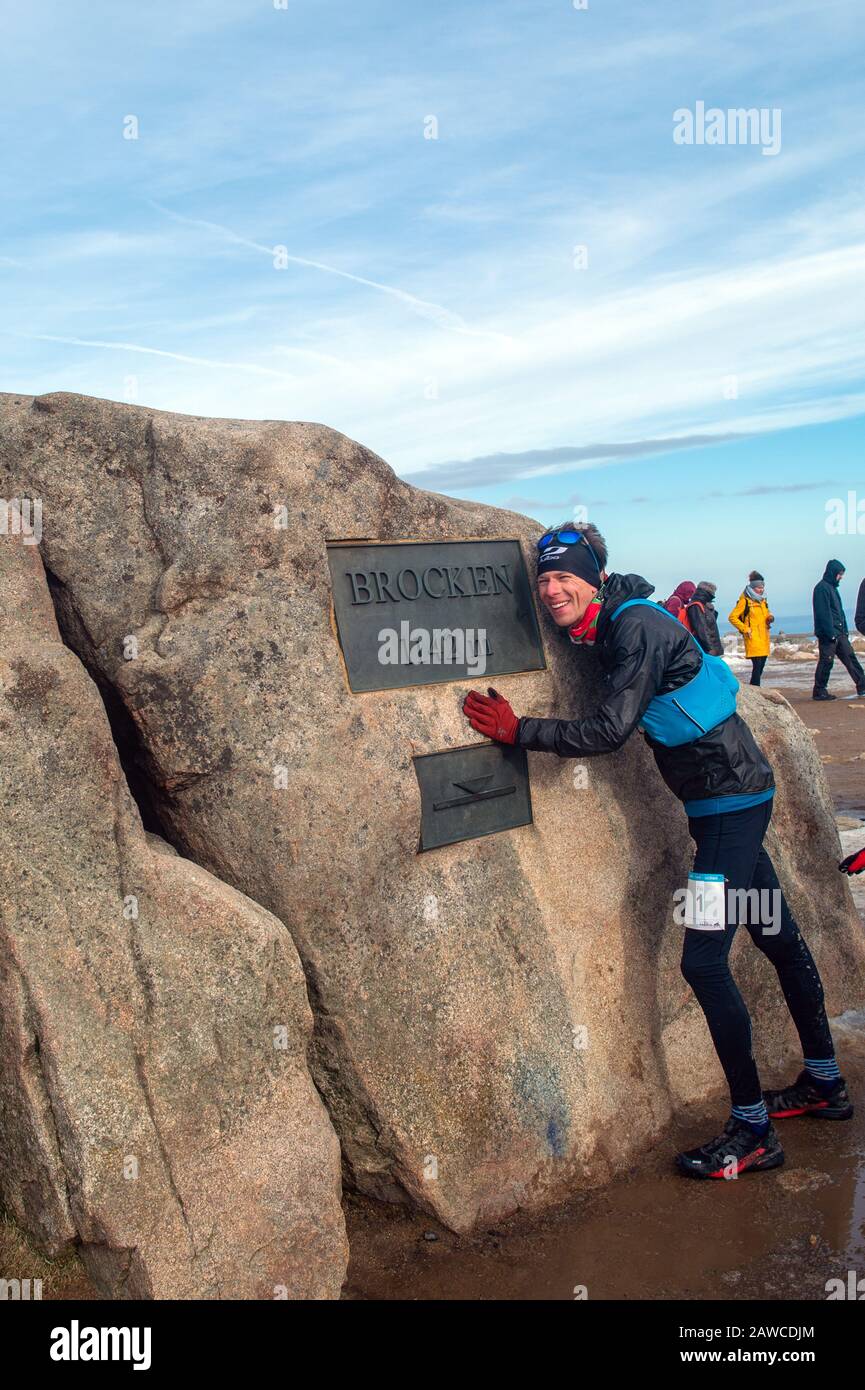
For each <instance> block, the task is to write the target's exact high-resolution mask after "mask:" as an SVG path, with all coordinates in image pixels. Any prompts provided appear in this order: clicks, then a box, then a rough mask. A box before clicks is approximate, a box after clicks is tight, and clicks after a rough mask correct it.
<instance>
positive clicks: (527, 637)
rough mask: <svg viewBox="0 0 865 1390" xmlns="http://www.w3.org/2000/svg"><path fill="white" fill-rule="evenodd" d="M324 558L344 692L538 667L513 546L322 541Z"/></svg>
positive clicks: (535, 633)
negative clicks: (344, 674)
mask: <svg viewBox="0 0 865 1390" xmlns="http://www.w3.org/2000/svg"><path fill="white" fill-rule="evenodd" d="M327 558H328V563H329V565H330V572H331V579H332V582H333V605H334V611H335V614H336V623H337V630H338V632H339V641H340V646H341V647H342V651H343V655H344V657H345V665H346V670H347V672H348V682H349V686H350V687H351V689H352V690H354V691H365V690H393V689H396V688H398V687H401V686H411V685H431V684H434V683H438V682H441V681H465V680H477V681H484V680H486V679H487V677H489V676H503V675H507V674H508V673H510V672H514V671H542V670H543V669H544V667H545V665H546V662H545V660H544V649H543V643H542V641H541V634H540V628H539V626H538V618H537V613H536V612H535V605H534V600H533V598H532V592H531V586H530V584H529V577H528V574H527V572H526V566H525V561H524V559H523V552H522V548H521V546H520V543H519V541H516V540H505V541H486V540H478V541H406V542H401V543H396V544H395V543H393V542H382V543H381V544H369V543H366V542H358V541H329V542H328V545H327Z"/></svg>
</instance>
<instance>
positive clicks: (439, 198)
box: [0, 0, 865, 615]
mask: <svg viewBox="0 0 865 1390" xmlns="http://www.w3.org/2000/svg"><path fill="white" fill-rule="evenodd" d="M3 28H4V34H3V55H2V59H0V62H2V66H3V81H2V83H0V129H2V132H3V133H2V159H0V180H2V191H3V199H2V212H0V287H2V306H3V307H2V312H0V330H2V331H0V366H2V372H0V382H2V387H3V389H6V390H13V391H14V390H20V391H25V392H41V391H48V390H70V391H82V392H86V393H88V394H92V395H97V396H106V397H110V398H113V399H117V400H122V399H134V400H136V401H138V402H140V403H142V404H146V405H152V406H155V407H160V408H162V409H170V410H181V411H186V412H189V413H192V414H208V415H223V416H245V417H254V418H278V419H301V420H320V421H323V422H324V423H326V424H328V425H331V426H333V427H335V428H337V429H340V430H343V431H344V432H345V433H347V434H349V435H351V436H353V437H354V438H357V439H359V440H361V441H362V442H363V443H364V444H366V445H368V446H369V447H370V448H372V449H374V450H376V451H377V452H378V453H380V454H381V455H382V456H383V457H384V458H386V459H387V460H388V462H389V463H391V464H392V465H393V467H394V468H395V469H396V470H397V472H398V473H400V475H401V476H403V477H406V478H408V479H414V480H415V481H417V482H418V483H421V484H422V485H423V486H425V487H429V488H432V489H434V490H436V491H441V492H449V493H453V494H455V495H459V496H467V497H472V498H476V499H478V500H481V501H487V502H492V503H495V504H498V505H506V506H512V507H514V508H515V509H517V510H520V511H524V512H527V513H529V514H530V515H532V516H535V517H537V518H538V519H539V520H540V521H541V522H543V523H548V522H552V521H555V520H558V519H560V518H561V517H563V516H565V515H568V514H569V513H570V511H571V509H572V507H573V506H574V505H576V504H580V503H583V504H587V505H588V506H589V509H590V514H591V515H592V517H593V518H594V519H596V520H597V523H598V525H599V526H600V527H601V529H602V530H603V531H604V533H605V534H606V536H607V539H608V541H609V543H610V546H611V565H612V567H613V568H617V569H623V570H636V571H639V572H642V573H645V574H646V575H647V576H648V577H649V578H650V579H651V580H653V581H654V582H655V583H656V584H657V586H658V591H659V592H661V591H662V590H663V591H665V592H669V590H670V589H671V588H672V587H673V585H674V584H675V583H676V582H678V580H679V579H681V578H686V577H687V578H692V579H695V580H696V579H699V578H701V577H707V578H711V579H714V580H715V581H716V582H717V583H718V584H719V600H720V606H721V608H722V610H724V611H726V609H727V608H728V607H730V606H732V603H733V601H734V600H735V598H736V596H737V594H738V592H739V589H740V588H741V584H742V582H743V579H744V577H745V575H746V573H747V571H748V569H749V568H750V567H751V566H754V565H756V566H757V567H758V568H759V569H760V570H762V571H763V573H764V574H766V576H767V580H768V583H769V596H770V599H771V601H772V605H773V607H774V608H775V610H776V612H778V613H779V614H781V615H783V614H786V613H791V614H792V613H800V612H804V611H806V609H807V607H808V600H809V597H810V590H811V587H812V585H813V583H814V581H815V579H816V578H818V577H819V575H820V573H821V572H822V569H823V566H824V564H825V561H826V560H827V559H828V558H830V557H831V556H835V555H837V556H838V557H839V558H840V559H842V560H843V561H844V562H845V564H847V566H848V574H849V577H848V578H847V579H846V580H845V585H844V589H843V590H842V592H843V594H844V597H845V601H846V604H847V607H848V609H849V608H851V607H852V605H853V603H854V602H855V592H856V588H857V587H858V584H859V581H860V579H861V578H862V576H863V574H865V534H856V533H852V534H846V535H843V536H829V535H827V534H826V528H825V515H826V503H827V501H828V500H829V499H830V498H833V497H838V496H842V497H846V495H847V492H848V491H849V490H851V489H852V490H855V491H857V497H858V498H859V499H865V469H863V442H865V427H863V424H865V381H863V378H865V371H863V365H865V326H863V302H865V293H863V284H865V276H863V271H865V201H863V184H865V174H863V167H865V166H863V159H862V155H863V146H865V120H863V102H862V95H861V72H862V66H863V56H865V54H863V49H865V26H863V24H862V11H861V3H860V0H821V3H820V4H819V5H814V4H813V3H812V0H808V3H802V0H783V3H782V2H781V0H777V2H776V0H748V2H747V3H746V0H710V2H709V3H705V0H704V3H701V4H700V5H695V4H694V3H693V0H688V3H684V0H665V3H664V4H662V5H650V4H646V3H644V0H618V3H616V2H615V0H589V8H588V10H576V9H575V8H574V5H573V0H463V3H460V4H458V3H456V0H439V3H437V4H435V5H406V4H405V3H397V0H358V3H353V4H349V3H346V0H342V3H332V0H286V5H285V8H283V9H277V8H275V7H274V4H273V0H254V2H253V0H185V3H184V4H182V5H178V4H176V0H173V2H172V3H165V0H151V3H148V4H147V5H138V6H136V5H117V4H108V3H105V2H104V0H88V2H87V4H86V5H84V4H82V5H72V4H69V3H59V0H43V3H40V4H39V5H33V6H25V5H23V4H19V5H18V6H16V7H15V8H14V9H9V10H7V11H6V12H5V13H4V22H3ZM698 101H702V102H704V103H705V104H706V106H707V107H720V108H722V109H726V108H728V107H749V108H750V107H756V108H766V109H767V111H772V110H777V111H779V112H780V126H779V130H780V136H781V140H780V149H779V150H778V152H777V153H776V154H764V153H763V151H762V148H761V147H760V145H759V144H726V145H723V146H719V145H707V144H702V145H697V144H694V145H690V146H689V145H678V144H676V143H674V141H673V138H672V134H673V128H674V120H673V112H674V111H675V110H677V109H680V108H687V109H694V108H695V106H696V103H697V102H698ZM129 116H134V117H135V118H136V119H137V122H138V138H137V139H135V140H130V139H124V138H123V132H124V121H125V120H126V118H127V117H129ZM430 117H434V118H435V121H436V122H437V130H436V135H437V138H435V139H429V138H424V136H425V130H426V131H429V130H430V128H431V123H430V121H429V118H430ZM274 247H281V248H284V258H283V261H284V263H283V266H282V268H279V267H277V266H276V265H275V264H274V250H273V248H274ZM580 247H584V248H585V251H583V252H581V251H579V250H576V249H575V248H580ZM583 262H587V263H586V264H585V265H584V264H583ZM863 510H865V507H863ZM862 526H863V532H865V519H863V523H862Z"/></svg>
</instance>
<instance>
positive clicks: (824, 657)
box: [811, 560, 865, 700]
mask: <svg viewBox="0 0 865 1390" xmlns="http://www.w3.org/2000/svg"><path fill="white" fill-rule="evenodd" d="M843 577H844V566H843V565H842V563H841V561H840V560H830V561H829V563H828V565H827V566H826V569H825V570H824V572H823V578H822V579H821V580H820V581H819V583H817V584H815V585H814V636H815V637H816V638H817V643H818V645H819V648H820V658H819V660H818V662H817V669H816V671H815V672H814V691H813V694H812V696H811V698H812V700H834V699H835V696H834V695H830V694H829V691H828V690H827V688H826V687H827V686H828V684H829V676H830V675H831V672H832V667H833V665H834V664H835V658H836V656H837V657H838V659H839V661H840V662H841V665H842V666H843V667H844V668H845V670H846V671H847V672H848V674H849V676H850V679H851V680H852V681H854V682H855V684H856V694H857V695H865V671H863V670H862V667H861V665H860V663H859V658H858V657H857V655H856V653H855V652H854V650H853V648H852V646H851V645H850V638H849V637H848V636H847V619H846V617H845V616H844V607H843V604H842V603H841V595H840V594H839V592H838V586H839V585H840V583H841V580H842V579H843ZM860 598H861V591H860Z"/></svg>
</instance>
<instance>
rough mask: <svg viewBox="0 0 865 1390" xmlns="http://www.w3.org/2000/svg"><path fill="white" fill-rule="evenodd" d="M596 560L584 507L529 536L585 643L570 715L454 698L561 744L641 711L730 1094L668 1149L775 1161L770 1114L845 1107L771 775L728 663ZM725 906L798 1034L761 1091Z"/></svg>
mask: <svg viewBox="0 0 865 1390" xmlns="http://www.w3.org/2000/svg"><path fill="white" fill-rule="evenodd" d="M606 563H607V547H606V544H605V542H604V539H603V537H602V536H601V535H600V533H599V532H598V531H597V529H596V528H595V527H594V526H592V525H591V524H588V523H586V524H582V525H578V526H573V525H571V526H569V525H567V524H564V525H562V526H560V527H557V528H555V529H554V530H552V531H550V532H547V533H546V534H545V535H544V536H543V537H542V538H541V540H540V541H539V542H538V559H537V590H538V596H539V598H540V601H541V603H542V604H543V606H544V607H545V608H546V610H547V612H548V613H549V614H550V616H551V617H552V619H553V622H554V623H556V625H557V626H558V627H559V628H562V629H564V630H565V631H566V632H567V634H568V636H569V637H570V639H571V642H572V643H573V644H575V645H577V646H593V647H594V648H595V650H596V651H597V653H598V657H599V659H600V664H601V668H602V670H603V672H604V681H605V686H606V691H605V695H604V698H603V700H602V701H601V704H600V705H599V706H598V708H597V709H595V710H594V711H593V712H592V713H591V714H589V715H587V716H585V717H583V718H577V719H536V718H533V717H532V716H524V717H522V718H519V717H517V715H516V714H515V713H514V711H513V710H512V708H511V706H510V704H509V703H508V701H507V700H505V699H504V698H503V697H502V696H501V695H499V694H498V693H497V692H496V691H495V690H493V689H492V688H490V689H489V691H488V694H487V695H481V694H479V692H477V691H474V690H472V691H470V692H469V694H468V695H467V696H466V699H465V701H464V704H463V712H464V713H465V715H466V717H467V718H468V720H469V722H470V724H471V726H472V728H473V729H475V730H476V731H477V732H478V733H481V734H485V735H486V736H487V737H488V738H493V739H496V740H498V741H499V742H501V743H505V744H514V745H516V746H518V747H520V748H525V749H529V750H537V751H540V752H546V753H557V754H558V755H559V757H562V758H585V757H592V756H595V755H597V754H602V753H612V752H614V751H615V750H616V749H617V748H621V746H622V744H623V743H624V742H625V741H626V740H627V739H628V738H630V736H631V734H632V733H633V732H634V730H635V729H637V728H639V727H641V726H643V731H644V733H643V736H644V738H645V739H646V742H647V744H648V746H649V748H650V749H651V751H652V754H653V756H654V759H655V762H656V764H657V767H658V771H659V772H660V774H661V776H662V778H663V779H664V781H665V782H666V784H667V786H668V787H669V788H670V790H671V791H672V792H673V793H674V794H675V795H676V796H677V797H678V798H679V799H680V800H681V801H682V802H683V803H684V808H685V811H686V813H687V816H688V828H689V831H690V834H691V837H692V839H693V840H694V842H695V844H696V846H697V853H696V858H695V862H694V872H693V874H692V875H691V876H690V879H689V885H688V889H689V892H688V897H687V904H688V906H687V916H686V919H685V920H686V927H685V942H684V949H683V953H682V973H683V975H684V976H685V979H686V980H687V981H688V982H689V984H690V985H691V987H692V989H693V990H694V993H695V994H696V996H697V998H698V1000H699V1002H700V1004H701V1006H702V1008H703V1011H704V1013H705V1015H706V1020H707V1023H708V1026H709V1030H710V1033H711V1036H712V1041H713V1042H714V1045H715V1048H716V1051H717V1053H718V1057H719V1060H720V1062H721V1066H722V1067H723V1069H724V1073H725V1075H726V1077H727V1081H728V1084H729V1086H730V1095H731V1101H732V1113H731V1116H730V1119H729V1120H728V1121H727V1124H726V1126H725V1128H724V1132H723V1134H721V1135H719V1136H718V1137H717V1138H716V1139H712V1140H710V1141H709V1142H708V1143H706V1144H703V1145H700V1146H699V1147H698V1148H696V1149H692V1150H689V1151H688V1152H685V1153H680V1154H678V1155H677V1159H676V1162H677V1164H678V1167H679V1169H680V1170H681V1171H682V1172H684V1173H686V1174H688V1175H689V1176H691V1177H698V1178H722V1177H729V1176H735V1175H736V1174H738V1173H739V1172H742V1171H744V1170H745V1169H749V1170H757V1171H759V1170H762V1169H766V1168H774V1167H777V1166H778V1165H779V1164H781V1163H783V1161H784V1155H783V1150H782V1149H781V1146H780V1143H779V1141H778V1137H777V1134H776V1132H775V1129H774V1126H773V1125H772V1123H771V1120H772V1117H777V1118H781V1117H782V1116H788V1115H793V1114H796V1115H801V1114H806V1113H808V1114H814V1115H817V1116H819V1117H821V1118H826V1119H829V1118H832V1119H839V1120H840V1119H847V1118H849V1116H850V1115H852V1113H853V1107H852V1105H851V1104H850V1099H849V1096H848V1094H847V1089H846V1085H845V1083H844V1079H843V1077H842V1076H841V1073H840V1071H839V1070H838V1064H837V1062H836V1060H835V1051H834V1047H833V1043H832V1036H831V1033H830V1030H829V1024H828V1020H827V1017H826V1010H825V1006H824V1002H823V987H822V984H821V982H820V977H819V975H818V973H817V967H816V966H815V964H814V961H813V959H812V957H811V953H810V951H809V950H808V947H807V945H806V944H805V941H804V939H803V937H802V935H801V933H800V931H799V928H798V926H797V925H796V922H795V921H794V919H793V916H792V914H791V912H790V909H789V907H788V906H787V903H786V901H785V899H784V895H783V893H782V891H781V888H780V886H779V883H778V878H777V875H776V873H775V870H774V868H773V866H772V861H771V859H770V858H769V855H768V853H767V852H766V850H765V848H764V847H763V837H764V835H765V833H766V829H767V827H768V824H769V820H770V818H771V814H772V798H773V795H774V791H775V779H774V777H773V774H772V769H771V767H770V766H769V763H768V762H767V760H766V758H765V756H764V755H763V753H762V751H761V749H760V748H759V746H758V744H757V742H756V741H755V739H754V736H753V734H752V733H751V730H750V729H749V728H748V725H747V724H746V723H745V722H744V720H742V719H741V718H740V716H739V715H738V714H737V713H736V712H735V698H734V697H733V696H732V691H731V689H730V684H731V683H732V686H735V685H736V682H735V679H734V678H733V677H732V675H731V673H730V672H729V668H728V667H726V665H725V664H724V663H722V662H720V661H718V659H717V658H715V657H712V656H709V655H707V654H704V653H703V651H702V650H701V649H700V647H699V645H698V643H697V642H696V640H695V639H694V637H693V636H692V635H691V633H689V632H688V630H687V628H686V627H685V626H684V625H683V624H682V623H680V622H678V621H676V620H674V619H673V618H672V615H670V614H667V613H666V612H665V611H664V610H663V608H662V607H661V606H660V605H659V604H656V603H652V602H651V601H647V600H648V595H649V594H651V593H653V592H654V587H653V585H651V584H649V583H648V582H647V580H645V579H643V577H642V576H641V575H638V574H608V573H607V570H606ZM713 662H715V663H716V666H717V672H716V676H713V674H712V673H713V671H715V669H716V668H715V667H713V666H712V665H711V663H713ZM716 679H717V681H718V682H719V684H718V686H717V688H719V689H720V688H721V687H723V686H726V689H727V691H728V693H729V695H730V702H729V703H728V704H727V709H728V712H727V713H725V714H724V715H723V717H722V718H721V719H720V721H719V722H717V723H716V724H713V725H712V724H709V723H708V719H707V725H708V726H707V727H703V725H702V724H700V723H699V722H698V720H694V723H695V724H696V728H695V729H694V730H693V731H692V730H691V729H690V728H687V729H686V730H685V732H684V733H683V734H682V733H681V730H682V729H683V728H684V726H685V725H687V723H688V720H689V719H691V714H689V713H688V709H689V708H690V710H691V711H692V712H695V711H697V710H699V709H700V708H701V707H700V706H699V704H698V703H697V701H696V699H695V696H694V694H693V692H694V691H695V690H696V689H697V688H698V687H699V688H704V687H705V686H706V683H707V682H708V683H709V684H710V685H711V684H713V682H714V681H715V680H716ZM677 706H678V707H679V711H680V718H679V725H678V728H679V730H680V732H679V733H677V734H676V738H677V739H679V740H680V741H678V742H677V743H675V744H673V743H670V742H669V736H667V737H668V742H666V743H665V742H661V741H659V740H658V739H655V738H653V737H651V736H649V734H648V733H647V732H646V727H645V726H646V725H647V724H651V726H652V727H653V728H655V729H656V730H660V728H661V727H662V726H663V720H664V719H665V718H666V717H667V716H668V715H670V716H672V715H675V713H676V707H677ZM661 712H663V717H662V713H661ZM682 737H683V738H684V740H685V741H681V738H682ZM719 884H720V891H719V889H718V885H719ZM725 888H727V889H728V891H727V892H725V891H724V889H725ZM736 890H738V891H736ZM742 890H744V892H743V891H742ZM748 890H757V891H756V894H754V893H753V892H752V893H750V894H749V893H748ZM746 895H747V896H746ZM755 897H756V900H757V901H759V902H760V904H761V910H760V914H758V915H763V913H764V909H765V905H766V904H768V903H769V902H771V903H772V908H773V910H772V923H771V926H767V925H766V923H765V921H764V922H762V923H761V922H759V921H758V922H754V921H751V920H748V919H749V918H750V916H751V913H750V912H749V910H748V907H750V906H752V905H753V902H754V899H755ZM743 898H745V902H746V903H748V907H746V906H745V904H744V903H743ZM710 900H711V901H710ZM719 900H720V901H719ZM749 900H750V901H749ZM740 921H741V923H742V925H745V926H746V927H747V930H748V932H749V934H750V936H751V939H752V941H753V942H754V944H755V945H756V946H757V947H759V949H760V950H761V951H763V952H764V953H765V955H767V956H768V957H769V959H770V960H771V961H772V963H773V965H774V966H775V968H776V970H777V972H778V977H779V980H780V983H781V987H782V989H783V992H784V996H785V999H786V1000H787V1004H788V1006H789V1008H790V1012H791V1014H792V1016H793V1020H794V1022H795V1024H796V1028H797V1030H798V1032H799V1037H800V1039H801V1042H802V1048H803V1053H804V1067H803V1070H802V1072H801V1073H800V1075H799V1076H798V1078H797V1080H796V1081H795V1082H794V1083H793V1084H792V1085H791V1086H788V1087H786V1088H785V1089H784V1090H782V1091H761V1088H760V1081H759V1077H758V1074H757V1068H756V1065H755V1062H754V1058H753V1056H752V1053H751V1021H750V1018H749V1015H748V1010H747V1008H746V1006H745V1003H744V1000H743V999H742V996H741V994H740V993H739V990H738V987H737V985H736V982H735V980H734V979H733V976H732V974H731V972H730V967H729V964H728V956H729V953H730V947H731V945H732V942H733V937H734V935H735V932H736V927H737V926H738V925H739V924H740Z"/></svg>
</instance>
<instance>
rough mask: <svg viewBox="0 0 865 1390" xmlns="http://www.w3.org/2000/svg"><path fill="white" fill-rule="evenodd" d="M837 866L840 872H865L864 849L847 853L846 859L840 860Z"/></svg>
mask: <svg viewBox="0 0 865 1390" xmlns="http://www.w3.org/2000/svg"><path fill="white" fill-rule="evenodd" d="M838 868H839V869H840V870H841V872H842V874H861V873H865V849H857V851H856V853H855V854H848V855H847V858H846V859H842V860H841V863H840V864H839V865H838Z"/></svg>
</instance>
